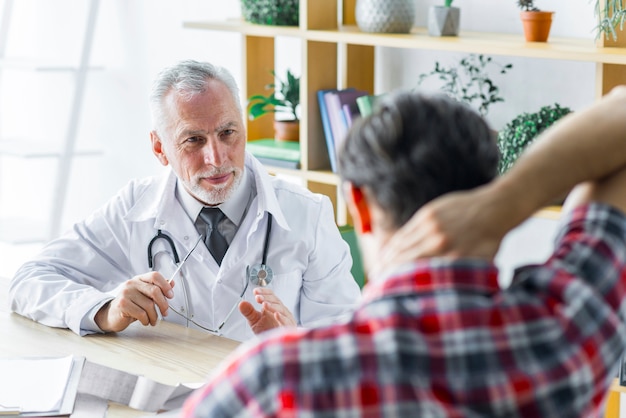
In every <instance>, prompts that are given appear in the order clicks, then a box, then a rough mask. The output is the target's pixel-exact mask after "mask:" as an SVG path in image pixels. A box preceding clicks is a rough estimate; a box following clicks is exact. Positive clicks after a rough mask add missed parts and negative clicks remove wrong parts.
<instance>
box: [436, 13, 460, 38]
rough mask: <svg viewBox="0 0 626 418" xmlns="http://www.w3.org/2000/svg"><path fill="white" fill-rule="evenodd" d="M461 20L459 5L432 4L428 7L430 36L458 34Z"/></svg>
mask: <svg viewBox="0 0 626 418" xmlns="http://www.w3.org/2000/svg"><path fill="white" fill-rule="evenodd" d="M460 22H461V10H460V9H459V8H458V7H445V6H430V8H429V9H428V34H429V35H430V36H457V35H458V34H459V26H460Z"/></svg>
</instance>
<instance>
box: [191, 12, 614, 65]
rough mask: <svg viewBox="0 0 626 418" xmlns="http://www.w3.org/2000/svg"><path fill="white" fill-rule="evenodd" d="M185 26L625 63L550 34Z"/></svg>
mask: <svg viewBox="0 0 626 418" xmlns="http://www.w3.org/2000/svg"><path fill="white" fill-rule="evenodd" d="M183 26H184V27H186V28H192V29H205V30H218V31H228V32H236V33H240V34H243V35H250V36H264V37H275V36H281V35H282V36H292V37H301V38H303V39H306V40H309V41H318V42H329V43H346V44H353V45H366V46H384V47H392V48H405V49H424V50H436V51H451V52H466V53H476V54H490V55H509V56H515V57H528V58H545V59H556V60H571V61H583V62H595V63H605V64H621V65H626V48H616V47H598V46H596V43H595V40H593V39H578V38H557V37H551V38H550V40H549V42H526V41H525V40H524V36H523V34H522V33H519V34H503V33H489V32H467V31H465V32H461V33H460V34H459V36H457V37H454V36H450V37H433V36H429V35H428V33H427V29H426V28H413V30H412V31H411V33H410V34H380V33H366V32H361V31H360V30H359V29H358V27H356V26H354V25H346V26H342V27H341V28H340V29H339V30H301V29H299V28H298V27H291V26H288V27H285V26H267V25H257V24H253V23H247V22H244V21H241V20H227V21H222V22H210V21H205V22H185V23H184V24H183Z"/></svg>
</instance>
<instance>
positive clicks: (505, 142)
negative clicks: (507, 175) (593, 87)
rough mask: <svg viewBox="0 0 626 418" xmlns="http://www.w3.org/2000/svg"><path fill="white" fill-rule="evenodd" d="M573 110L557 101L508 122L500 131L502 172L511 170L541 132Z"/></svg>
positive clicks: (499, 142)
mask: <svg viewBox="0 0 626 418" xmlns="http://www.w3.org/2000/svg"><path fill="white" fill-rule="evenodd" d="M571 111H572V110H571V109H570V108H568V107H561V105H559V104H558V103H555V104H554V105H552V106H544V107H542V108H541V109H539V110H538V111H537V112H534V113H522V114H520V115H518V116H517V117H515V119H513V120H512V121H510V122H509V123H507V124H506V126H505V127H504V128H503V129H502V130H500V132H498V148H499V149H500V166H499V170H500V173H504V172H506V171H507V170H509V169H510V168H511V167H512V166H513V164H514V163H515V161H517V159H518V157H519V156H520V155H521V154H522V152H523V151H524V150H525V149H526V147H528V145H530V144H531V143H532V142H533V141H534V140H535V139H536V138H537V136H538V135H539V134H540V133H542V132H543V131H544V130H546V129H547V128H548V127H549V126H551V125H552V124H553V123H554V122H556V121H557V120H559V119H561V118H562V117H563V116H565V115H567V114H568V113H570V112H571Z"/></svg>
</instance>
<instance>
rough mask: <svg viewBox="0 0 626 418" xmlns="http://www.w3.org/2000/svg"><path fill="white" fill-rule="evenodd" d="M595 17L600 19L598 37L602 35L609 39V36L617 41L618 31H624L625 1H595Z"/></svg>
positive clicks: (597, 28)
mask: <svg viewBox="0 0 626 418" xmlns="http://www.w3.org/2000/svg"><path fill="white" fill-rule="evenodd" d="M595 1H596V4H595V7H594V11H595V15H596V17H597V18H598V26H596V37H598V38H599V37H600V36H601V35H602V34H604V36H605V37H606V38H607V39H608V38H609V36H610V37H611V38H612V39H613V40H614V41H616V40H617V29H618V28H619V30H620V31H621V30H623V29H624V21H626V6H625V5H624V3H623V0H595Z"/></svg>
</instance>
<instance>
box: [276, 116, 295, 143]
mask: <svg viewBox="0 0 626 418" xmlns="http://www.w3.org/2000/svg"><path fill="white" fill-rule="evenodd" d="M274 139H275V140H277V141H292V142H298V141H300V121H297V120H275V121H274Z"/></svg>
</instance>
